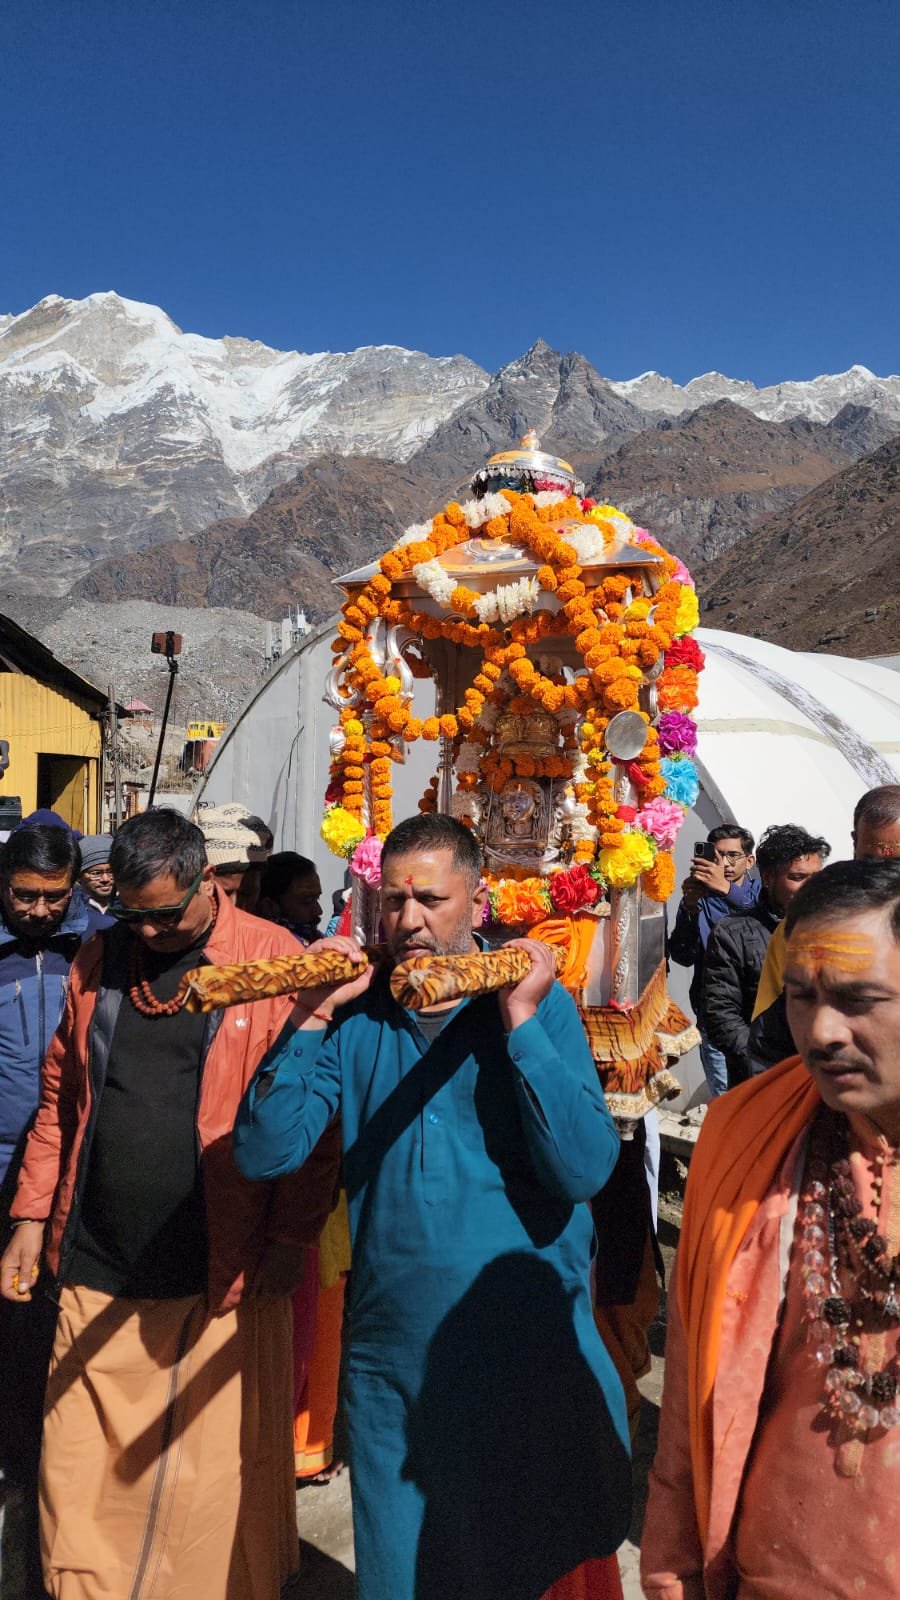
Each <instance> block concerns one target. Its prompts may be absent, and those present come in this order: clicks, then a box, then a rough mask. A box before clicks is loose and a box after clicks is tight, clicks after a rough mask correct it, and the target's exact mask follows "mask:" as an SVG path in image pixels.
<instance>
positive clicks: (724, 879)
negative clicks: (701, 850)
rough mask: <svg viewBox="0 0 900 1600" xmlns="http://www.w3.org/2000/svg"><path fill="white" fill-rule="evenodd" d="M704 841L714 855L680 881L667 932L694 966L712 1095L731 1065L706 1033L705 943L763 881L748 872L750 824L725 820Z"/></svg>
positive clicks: (677, 955)
mask: <svg viewBox="0 0 900 1600" xmlns="http://www.w3.org/2000/svg"><path fill="white" fill-rule="evenodd" d="M706 842H707V844H708V845H709V846H711V847H712V850H713V851H714V852H715V860H712V861H709V860H706V859H704V857H703V856H698V855H695V856H694V859H693V861H692V862H691V872H690V877H688V878H685V881H684V883H683V884H682V885H681V896H682V898H681V903H680V904H679V907H678V911H677V914H676V917H675V926H674V928H673V929H672V932H671V934H670V936H669V955H670V957H671V959H672V960H673V961H675V962H677V963H678V965H679V966H680V967H693V969H694V974H693V977H692V978H691V987H690V991H689V993H690V1001H691V1005H692V1006H693V1008H694V1016H695V1017H696V1018H697V1027H698V1028H699V1030H700V1060H701V1062H702V1063H703V1071H704V1073H705V1075H706V1082H707V1085H708V1087H709V1092H710V1095H711V1096H712V1097H715V1096H716V1095H717V1094H724V1093H725V1090H726V1089H727V1088H728V1071H727V1067H726V1064H725V1057H724V1055H723V1054H722V1051H721V1050H717V1049H716V1047H715V1045H714V1044H712V1042H711V1041H710V1039H709V1038H708V1037H707V1033H706V1026H705V1022H704V1018H703V1007H702V1004H701V1001H702V995H703V965H704V961H705V959H706V947H707V945H708V944H709V936H710V934H711V933H712V931H713V928H714V927H715V926H716V923H717V922H721V921H722V918H723V917H728V916H731V914H732V913H733V912H735V911H749V910H750V909H751V907H752V906H755V905H756V902H757V900H758V899H759V895H760V890H761V888H762V885H761V884H760V882H759V880H758V879H757V878H753V877H751V876H750V873H751V869H752V867H753V862H754V855H753V835H752V833H748V832H747V829H746V828H741V827H739V826H738V824H737V823H736V822H723V823H721V824H720V826H719V827H718V828H713V829H712V831H711V832H710V833H709V834H707V840H706Z"/></svg>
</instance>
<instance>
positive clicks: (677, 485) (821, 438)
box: [590, 400, 853, 565]
mask: <svg viewBox="0 0 900 1600" xmlns="http://www.w3.org/2000/svg"><path fill="white" fill-rule="evenodd" d="M852 459H853V455H852V454H851V452H850V451H848V450H846V449H845V448H844V447H843V445H842V444H841V443H840V442H839V440H838V438H837V437H836V435H835V434H834V433H833V432H831V431H830V430H829V429H828V428H826V427H823V426H822V425H821V424H820V423H813V422H807V421H805V420H803V419H796V418H795V419H794V420H793V421H791V422H780V423H779V422H762V421H760V419H759V418H758V417H755V416H754V415H753V414H752V412H749V411H746V410H745V409H744V408H743V407H742V406H738V405H735V404H734V402H733V401H731V400H719V401H717V402H716V403H715V404H714V405H709V406H703V407H702V408H701V409H700V410H699V411H695V412H692V413H690V414H689V415H688V416H686V417H678V418H675V419H674V420H668V419H667V420H666V421H664V422H661V423H660V424H659V425H658V426H657V427H656V428H652V429H646V430H645V431H644V432H643V433H640V434H638V435H637V437H636V438H633V439H630V440H629V441H628V442H627V443H626V444H624V445H622V447H621V449H619V450H618V451H617V452H616V454H615V455H613V456H611V457H610V459H609V460H608V461H607V462H606V463H605V464H604V465H603V466H602V467H601V469H600V470H599V471H598V472H597V473H596V474H595V476H594V477H593V478H592V479H591V485H590V491H591V493H592V494H593V495H596V497H597V498H598V499H599V500H605V501H610V502H611V503H612V504H613V505H617V506H621V508H622V509H623V510H624V511H627V512H628V514H629V516H631V517H633V518H634V520H635V521H636V522H637V523H639V524H640V525H642V526H643V527H646V528H650V529H652V531H653V532H654V533H656V534H657V535H658V536H659V538H660V539H661V540H662V541H663V543H665V544H668V546H669V547H670V548H671V549H672V550H674V551H676V552H677V553H678V555H680V556H681V558H682V560H684V561H686V562H687V563H688V565H696V564H698V563H699V562H702V561H704V560H706V559H707V558H709V557H711V556H714V555H717V554H718V553H719V552H720V551H722V550H725V549H727V548H728V546H729V545H733V544H736V543H737V541H738V540H740V539H742V538H743V537H744V535H745V534H746V533H747V532H748V531H749V529H750V528H752V527H753V525H754V523H756V522H759V521H761V519H762V518H763V517H765V516H768V515H771V514H772V513H774V512H777V511H781V510H783V509H784V508H785V507H786V506H788V505H790V504H791V503H792V502H793V501H794V500H797V499H799V497H800V496H801V495H803V494H805V493H806V492H807V491H808V490H809V489H811V488H813V487H814V486H815V485H816V484H818V483H821V482H822V481H823V480H824V479H825V478H829V477H831V475H832V473H834V472H836V471H838V470H839V469H840V468H841V467H845V466H849V464H850V462H851V460H852Z"/></svg>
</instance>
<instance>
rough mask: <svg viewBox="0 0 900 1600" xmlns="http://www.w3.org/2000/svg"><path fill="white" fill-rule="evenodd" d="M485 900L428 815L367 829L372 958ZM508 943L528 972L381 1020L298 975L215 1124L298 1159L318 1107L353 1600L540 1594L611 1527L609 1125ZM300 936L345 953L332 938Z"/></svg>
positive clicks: (616, 1498)
mask: <svg viewBox="0 0 900 1600" xmlns="http://www.w3.org/2000/svg"><path fill="white" fill-rule="evenodd" d="M486 893H487V891H486V889H485V888H484V886H483V885H482V884H481V860H480V853H479V850H478V846H477V843H476V841H475V840H474V838H473V837H472V835H471V834H470V833H469V832H468V831H467V830H466V829H465V828H463V827H462V826H461V825H460V824H459V823H457V822H455V821H453V820H452V819H451V818H449V817H443V816H418V817H413V818H411V819H409V820H408V821H406V822H402V823H400V824H399V825H398V827H396V828H395V829H394V831H393V832H392V833H391V834H390V835H389V836H388V838H387V840H386V841H385V846H384V854H383V857H382V883H381V914H382V922H383V926H384V931H385V935H386V938H387V940H388V943H389V946H390V949H391V953H392V955H393V957H394V958H395V959H396V960H403V959H406V958H408V957H411V956H418V955H425V954H448V955H449V954H460V955H465V954H469V953H472V952H475V951H477V949H478V945H477V943H476V941H475V939H474V936H473V929H475V928H477V927H478V926H480V924H481V920H482V912H483V909H484V901H485V896H486ZM516 942H517V943H520V944H522V945H523V947H524V948H526V949H527V950H528V953H529V955H530V956H531V958H532V967H531V970H530V972H529V973H528V975H527V976H526V977H525V978H523V979H522V981H521V982H520V983H518V984H516V985H514V986H509V987H508V988H506V989H504V990H501V991H500V992H499V994H483V995H476V996H474V997H472V998H469V999H466V1000H464V1001H462V1002H459V1003H458V1002H450V1003H448V1004H445V1005H441V1006H432V1007H429V1008H427V1009H426V1010H423V1011H420V1012H410V1011H405V1010H404V1009H402V1008H401V1007H400V1006H399V1005H398V1004H397V1003H396V1002H395V1001H394V999H393V998H392V996H391V992H390V988H389V985H388V981H387V976H386V974H385V972H384V969H379V970H378V971H377V972H376V971H374V970H373V968H372V967H368V968H367V969H366V970H365V971H364V972H363V973H362V974H361V976H360V977H358V978H356V979H353V980H351V981H350V982H348V983H344V984H343V985H340V986H338V987H336V988H331V989H322V990H319V991H315V992H313V993H310V992H309V991H305V992H304V996H303V1004H302V1005H301V1006H298V1007H297V1009H296V1012H295V1014H294V1024H295V1031H293V1032H291V1033H289V1034H287V1035H286V1036H284V1037H283V1038H282V1040H281V1041H280V1042H279V1045H277V1046H276V1047H275V1050H274V1051H273V1052H272V1053H271V1054H270V1056H269V1057H268V1058H267V1059H266V1060H264V1061H263V1062H262V1064H261V1066H260V1069H259V1071H258V1073H257V1075H256V1077H255V1079H254V1081H253V1083H252V1084H251V1087H250V1089H249V1091H248V1094H247V1096H246V1097H245V1100H244V1103H243V1105H242V1107H241V1110H240V1112H239V1114H238V1121H237V1124H236V1127H235V1155H236V1159H237V1164H238V1166H239V1168H240V1169H241V1171H242V1172H243V1173H244V1174H245V1176H247V1177H251V1178H268V1177H274V1176H278V1175H280V1174H282V1173H286V1172H290V1171H292V1170H293V1169H294V1168H296V1167H298V1166H300V1165H301V1164H302V1162H303V1161H305V1160H306V1157H307V1155H308V1153H309V1151H310V1150H311V1149H312V1148H313V1146H314V1145H315V1143H316V1141H317V1139H318V1138H319V1137H320V1135H321V1133H322V1131H323V1130H324V1128H325V1127H326V1126H327V1125H328V1123H329V1122H330V1121H331V1120H332V1118H333V1117H335V1116H336V1115H338V1113H340V1116H341V1120H342V1130H343V1147H344V1174H345V1181H346V1187H347V1196H348V1202H349V1209H350V1226H351V1239H352V1244H353V1272H352V1276H351V1305H350V1352H349V1361H348V1382H347V1412H348V1422H349V1431H350V1450H351V1470H352V1474H353V1517H354V1532H355V1541H356V1566H357V1586H358V1588H357V1592H358V1596H359V1600H413V1597H415V1600H540V1597H541V1596H542V1595H543V1594H544V1593H545V1591H546V1590H547V1589H549V1588H550V1587H551V1586H552V1585H553V1584H554V1583H556V1582H558V1581H559V1580H561V1579H563V1578H564V1577H566V1576H568V1575H569V1574H571V1573H574V1572H576V1570H577V1569H578V1568H580V1567H582V1566H584V1565H585V1564H588V1563H590V1562H592V1561H598V1560H602V1559H603V1558H606V1557H608V1556H609V1555H610V1554H611V1553H612V1552H613V1551H614V1550H615V1549H616V1548H617V1546H618V1545H619V1543H620V1542H621V1540H622V1539H623V1538H624V1536H625V1533H626V1530H627V1526H628V1517H629V1502H630V1468H629V1461H628V1425H627V1421H626V1416H625V1405H624V1397H623V1394H622V1389H621V1385H620V1384H619V1380H618V1378H617V1377H616V1374H615V1371H614V1369H613V1366H612V1363H611V1361H610V1359H609V1356H608V1355H607V1353H606V1350H605V1349H604V1347H603V1344H602V1342H601V1340H600V1338H599V1335H598V1334H597V1331H596V1329H595V1327H594V1320H593V1315H592V1310H591V1297H590V1286H589V1269H590V1256H591V1252H592V1245H593V1227H592V1221H591V1214H590V1210H589V1208H588V1206H587V1205H586V1204H584V1203H583V1202H585V1201H587V1200H588V1199H590V1197H591V1196H592V1195H594V1194H596V1193H597V1191H598V1190H599V1189H601V1188H602V1186H603V1184H604V1183H605V1182H606V1180H607V1178H608V1177H609V1175H610V1173H611V1171H612V1169H613V1167H614V1165H615V1162H616V1157H617V1154H618V1139H617V1137H616V1132H615V1127H614V1125H613V1121H612V1118H611V1117H610V1115H609V1112H608V1110H607V1108H606V1103H605V1101H604V1098H603V1093H602V1090H601V1088H600V1084H599V1081H598V1078H597V1073H596V1069H595V1067H594V1063H593V1061H592V1059H591V1055H590V1052H589V1050H588V1047H587V1044H586V1041H585V1037H584V1032H583V1029H582V1027H581V1023H580V1021H579V1018H578V1014H577V1011H576V1009H575V1006H574V1004H573V1002H572V1000H571V999H570V997H569V996H568V995H567V994H566V992H565V990H564V989H562V988H561V987H560V986H559V984H557V983H556V982H555V981H554V965H553V957H552V953H551V951H550V950H549V949H548V948H547V946H545V945H542V944H539V943H537V942H536V941H532V940H523V941H516ZM312 949H313V950H321V949H329V950H334V949H338V950H342V951H343V952H345V953H346V954H348V955H350V956H351V957H352V958H353V959H355V960H357V961H358V960H359V959H360V953H359V950H358V947H357V946H356V945H355V944H354V943H353V941H351V940H348V939H325V940H322V941H320V942H319V943H317V944H316V945H314V946H312ZM338 1008H340V1010H338ZM573 1592H574V1591H573Z"/></svg>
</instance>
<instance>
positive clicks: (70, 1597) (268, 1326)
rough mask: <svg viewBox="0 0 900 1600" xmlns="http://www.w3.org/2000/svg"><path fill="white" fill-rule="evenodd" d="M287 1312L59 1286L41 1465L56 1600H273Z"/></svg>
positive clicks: (292, 1564) (252, 1303)
mask: <svg viewBox="0 0 900 1600" xmlns="http://www.w3.org/2000/svg"><path fill="white" fill-rule="evenodd" d="M290 1339H291V1323H290V1302H289V1301H288V1300H287V1299H284V1298H280V1297H279V1298H275V1297H274V1296H269V1295H265V1296H259V1297H258V1298H250V1299H247V1300H245V1301H243V1303H242V1304H241V1305H239V1306H238V1307H237V1308H236V1309H235V1310H233V1311H229V1312H225V1313H224V1314H222V1315H219V1316H217V1315H211V1314H210V1313H209V1312H208V1310H207V1308H206V1303H205V1299H204V1298H201V1297H194V1298H189V1299H179V1300H124V1299H115V1298H112V1297H110V1296H109V1295H106V1294H101V1293H99V1291H97V1290H93V1289H84V1288H68V1289H64V1290H63V1292H62V1295H61V1298H60V1315H59V1324H58V1328H57V1335H56V1343H55V1346H54V1351H53V1360H52V1364H51V1368H50V1376H49V1380H48V1384H47V1398H46V1407H45V1421H44V1447H43V1454H42V1458H41V1540H42V1546H43V1560H44V1575H45V1581H46V1585H47V1588H48V1589H49V1591H50V1594H51V1595H52V1596H53V1597H54V1600H110V1597H112V1596H115V1597H116V1600H119V1597H121V1600H125V1597H126V1596H127V1597H128V1600H151V1597H152V1600H195V1597H196V1596H198V1595H202V1596H203V1600H280V1597H282V1596H284V1595H285V1594H286V1593H287V1592H288V1586H289V1584H290V1580H291V1578H292V1576H293V1575H294V1574H295V1573H296V1571H297V1567H298V1542H297V1521H296V1507H295V1497H294V1481H293V1475H292V1472H291V1432H290V1410H289V1408H290V1400H291V1358H290V1356H291V1346H290Z"/></svg>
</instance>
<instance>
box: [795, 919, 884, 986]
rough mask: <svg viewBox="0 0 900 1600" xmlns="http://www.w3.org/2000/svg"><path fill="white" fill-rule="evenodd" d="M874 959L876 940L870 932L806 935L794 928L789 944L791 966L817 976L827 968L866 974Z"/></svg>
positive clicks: (821, 931) (820, 930)
mask: <svg viewBox="0 0 900 1600" xmlns="http://www.w3.org/2000/svg"><path fill="white" fill-rule="evenodd" d="M874 957H875V940H874V939H872V938H870V937H869V935H868V934H867V933H841V932H840V931H839V930H838V929H837V928H835V929H834V931H833V932H829V931H828V930H824V931H823V930H822V929H818V930H816V931H815V932H809V933H804V932H802V931H800V930H799V929H795V930H794V932H793V933H792V934H791V936H790V938H789V939H788V941H787V958H788V961H789V962H790V964H791V966H792V967H803V969H804V971H806V972H809V973H812V974H817V973H820V972H821V971H822V969H823V968H824V967H828V968H830V969H831V971H833V972H840V973H843V974H854V975H855V974H857V973H860V972H865V971H866V969H867V968H868V967H870V966H871V965H872V961H873V960H874Z"/></svg>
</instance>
